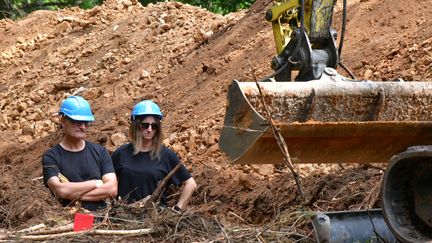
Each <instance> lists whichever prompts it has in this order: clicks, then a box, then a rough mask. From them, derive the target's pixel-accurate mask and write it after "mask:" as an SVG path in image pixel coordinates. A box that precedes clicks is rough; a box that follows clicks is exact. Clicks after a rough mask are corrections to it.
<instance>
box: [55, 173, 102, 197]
mask: <svg viewBox="0 0 432 243" xmlns="http://www.w3.org/2000/svg"><path fill="white" fill-rule="evenodd" d="M57 180H58V178H57ZM49 185H50V188H51V189H52V190H53V191H54V193H55V194H56V195H57V196H58V197H60V198H64V199H69V200H76V199H79V198H80V196H82V195H83V194H85V193H87V192H89V191H91V190H93V189H95V188H96V181H95V180H89V181H83V182H67V183H61V182H59V181H56V182H54V183H49Z"/></svg>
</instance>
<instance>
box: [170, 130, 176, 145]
mask: <svg viewBox="0 0 432 243" xmlns="http://www.w3.org/2000/svg"><path fill="white" fill-rule="evenodd" d="M168 140H169V144H175V143H176V142H177V141H178V136H177V133H175V132H173V133H171V134H170V135H169V137H168Z"/></svg>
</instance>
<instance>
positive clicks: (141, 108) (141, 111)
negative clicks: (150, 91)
mask: <svg viewBox="0 0 432 243" xmlns="http://www.w3.org/2000/svg"><path fill="white" fill-rule="evenodd" d="M143 115H152V116H156V117H157V118H159V119H160V120H162V117H163V115H162V112H161V110H160V108H159V106H158V105H156V103H154V102H153V101H151V100H143V101H141V102H139V103H138V104H136V105H135V106H134V108H133V109H132V114H131V119H132V120H135V118H136V117H137V116H143Z"/></svg>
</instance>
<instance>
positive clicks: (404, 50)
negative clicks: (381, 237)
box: [0, 0, 432, 241]
mask: <svg viewBox="0 0 432 243" xmlns="http://www.w3.org/2000/svg"><path fill="white" fill-rule="evenodd" d="M270 2H271V1H268V0H257V1H256V3H255V4H254V5H253V6H252V7H251V8H250V9H248V10H246V11H242V12H238V13H233V14H230V15H227V16H221V15H216V14H213V13H210V12H208V11H206V10H203V9H200V8H198V7H193V6H190V5H185V4H181V3H176V2H166V3H158V4H153V5H149V6H147V7H143V6H141V5H140V4H139V3H137V2H136V1H132V2H131V1H129V0H117V1H116V0H109V1H106V2H105V3H104V4H103V5H102V6H100V7H95V8H94V9H91V10H87V11H86V10H81V9H78V8H71V9H65V10H60V11H37V12H34V13H32V14H30V15H29V16H27V17H26V18H23V19H20V20H17V21H12V20H9V19H4V20H0V91H1V93H0V110H1V114H0V168H1V170H0V188H1V191H0V229H1V228H3V229H5V230H12V229H20V228H25V227H29V226H31V225H34V224H37V223H40V222H47V221H50V220H51V221H52V220H53V218H56V217H58V215H61V213H60V212H61V211H62V210H63V209H61V208H60V207H59V206H58V205H57V204H56V202H55V200H54V199H53V198H52V196H51V195H50V194H49V192H48V190H47V189H46V188H45V187H44V186H43V183H42V181H41V179H40V176H41V173H42V170H41V155H42V154H43V152H44V151H46V150H47V149H48V148H49V147H50V146H52V145H54V144H56V143H58V142H59V141H60V139H61V132H60V131H57V129H58V125H57V122H58V120H57V117H56V116H55V115H54V113H55V112H56V111H57V110H58V108H59V105H60V103H61V101H62V100H63V99H64V98H65V97H67V96H68V95H70V94H79V95H82V96H84V97H85V98H86V99H88V100H89V101H90V103H91V105H92V108H93V110H94V112H95V114H96V122H95V123H94V124H93V125H92V126H91V129H90V132H89V136H88V139H89V140H91V141H95V142H98V143H100V144H102V145H104V146H106V147H107V148H108V149H109V150H110V151H113V150H114V149H115V148H117V147H118V146H119V145H120V144H122V143H123V142H125V141H126V134H127V129H128V122H129V113H130V110H131V108H132V107H133V105H134V104H136V103H137V102H138V101H140V100H142V99H153V100H154V101H156V102H157V103H158V104H160V106H161V108H162V110H163V113H164V114H165V119H164V128H165V134H166V137H167V138H166V140H165V143H166V144H167V145H169V146H171V147H172V148H173V149H174V150H175V151H176V152H177V153H178V154H179V155H180V157H181V158H182V161H183V162H184V163H185V165H186V166H187V167H188V168H189V169H190V171H192V173H193V175H194V177H195V179H196V181H197V183H198V184H199V188H198V189H197V192H196V193H195V194H194V197H193V201H192V202H191V210H194V212H197V213H199V214H200V215H203V217H206V218H209V219H212V218H215V217H216V219H217V220H218V222H220V224H221V227H222V226H223V227H225V228H226V229H227V230H228V228H231V229H232V228H235V227H246V228H248V229H250V228H254V229H264V228H265V227H268V228H270V226H271V228H272V229H275V230H276V231H277V232H279V231H289V232H293V234H292V235H284V236H283V237H285V239H291V240H293V239H299V238H304V239H306V240H308V239H309V240H311V238H313V236H312V229H311V226H310V224H309V220H308V215H309V214H308V212H309V211H317V210H319V211H327V210H349V209H360V208H368V207H372V206H379V200H375V199H376V196H377V192H378V191H379V185H380V184H379V181H380V179H381V177H382V175H383V171H382V170H380V169H379V168H378V169H377V168H376V167H371V166H345V165H344V166H339V165H333V166H326V165H302V166H300V168H299V169H300V173H301V179H302V183H303V187H304V190H305V194H306V200H305V201H306V202H304V201H302V200H300V198H299V197H298V196H297V193H296V186H295V183H294V180H293V179H292V175H291V174H290V172H289V170H288V169H286V168H284V167H275V166H273V165H263V166H258V165H249V166H248V165H244V166H239V165H230V164H229V163H227V162H226V161H225V160H224V158H223V157H222V155H221V153H220V152H219V149H218V147H217V141H218V137H219V133H220V131H221V127H222V125H223V118H224V112H225V105H226V90H227V87H228V85H229V84H230V83H231V81H232V80H233V79H238V80H241V81H247V80H252V71H251V69H253V71H254V72H255V74H256V75H257V76H258V77H264V76H266V75H268V74H270V73H271V69H270V68H269V62H270V60H271V58H272V56H273V55H274V54H275V47H274V41H273V36H272V31H271V26H270V24H269V23H267V22H266V21H265V20H264V13H265V10H266V9H268V8H269V6H270ZM341 2H342V1H339V2H338V6H337V8H336V10H337V12H336V14H335V17H334V23H335V27H336V28H337V29H340V25H341V24H340V22H341V12H340V4H341ZM348 2H349V9H348V24H347V33H346V39H345V43H344V50H343V53H342V60H343V62H344V64H345V65H346V66H348V67H349V68H350V69H351V70H352V71H353V73H354V74H355V75H356V76H357V78H358V79H370V80H394V79H396V78H402V79H404V80H407V81H411V80H416V81H420V80H432V28H431V27H430V26H431V24H432V20H431V19H430V16H432V6H431V5H430V2H429V1H427V0H416V1H414V0H407V1H393V0H381V1H378V0H360V1H355V0H352V1H348ZM340 72H341V73H343V74H344V72H343V71H342V70H340ZM378 166H379V167H381V168H384V167H385V165H378ZM372 188H373V190H372ZM54 221H55V222H57V221H56V220H54ZM233 232H235V231H228V233H227V232H222V231H219V232H218V233H217V234H216V235H207V236H206V237H205V236H200V238H199V237H198V238H194V237H193V236H189V238H182V237H179V236H178V238H177V240H182V241H184V240H187V241H188V240H198V241H203V240H206V239H207V240H211V239H214V238H215V239H218V237H219V239H220V240H223V239H224V238H225V237H229V235H230V234H231V236H233V235H234V233H233ZM0 234H1V230H0ZM227 234H228V235H227ZM256 234H257V233H256V232H255V233H254V234H252V235H253V237H252V238H251V239H252V240H251V241H263V240H265V239H273V238H272V237H275V235H274V234H275V233H273V235H271V234H272V233H269V232H266V233H264V232H263V233H262V234H261V235H260V236H256ZM236 237H238V238H233V239H235V240H237V241H245V239H246V238H247V237H251V236H250V234H248V235H247V234H246V233H245V234H244V235H240V236H239V235H236ZM242 237H244V238H242ZM263 237H264V238H263ZM266 237H267V238H266ZM247 239H249V238H247ZM171 240H173V239H171ZM168 241H169V240H168Z"/></svg>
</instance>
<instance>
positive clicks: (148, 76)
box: [140, 69, 150, 79]
mask: <svg viewBox="0 0 432 243" xmlns="http://www.w3.org/2000/svg"><path fill="white" fill-rule="evenodd" d="M144 78H150V73H149V72H148V71H147V70H145V69H143V70H142V71H141V75H140V79H144Z"/></svg>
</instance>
